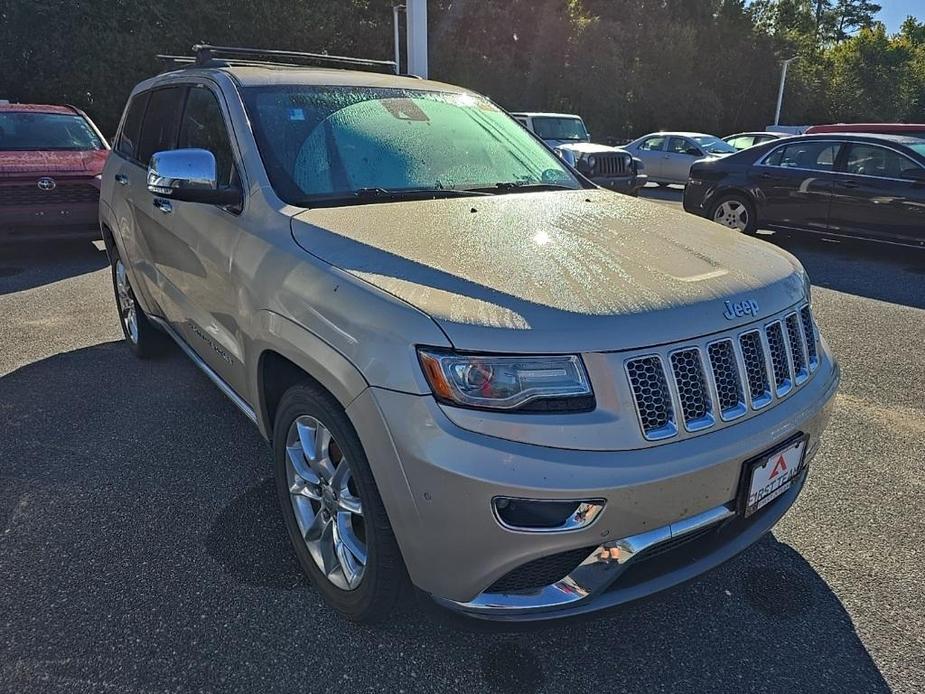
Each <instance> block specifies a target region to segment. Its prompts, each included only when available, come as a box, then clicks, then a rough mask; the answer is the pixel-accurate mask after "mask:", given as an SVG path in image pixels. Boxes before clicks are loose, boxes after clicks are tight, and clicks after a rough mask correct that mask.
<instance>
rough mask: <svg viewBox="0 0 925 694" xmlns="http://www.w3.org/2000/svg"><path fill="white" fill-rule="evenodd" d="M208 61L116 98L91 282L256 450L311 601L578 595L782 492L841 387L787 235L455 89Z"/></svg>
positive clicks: (723, 552) (673, 552) (506, 600)
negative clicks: (101, 267) (708, 216)
mask: <svg viewBox="0 0 925 694" xmlns="http://www.w3.org/2000/svg"><path fill="white" fill-rule="evenodd" d="M228 54H231V55H232V56H233V55H234V54H233V53H232V52H231V51H226V52H224V55H226V57H227V55H228ZM220 55H223V53H222V52H219V51H206V50H203V51H200V54H199V58H198V59H197V60H196V61H192V62H190V63H189V64H185V65H184V66H182V67H180V68H179V69H174V70H171V71H169V72H166V73H164V74H160V75H158V76H157V77H154V78H152V79H149V80H147V81H145V82H142V83H141V84H139V85H138V86H137V87H136V88H135V89H134V91H133V92H132V94H131V98H130V99H129V102H128V105H127V107H126V109H125V114H124V116H123V118H122V122H121V124H120V126H119V132H118V136H117V138H116V143H115V147H114V152H113V155H112V156H111V157H110V158H109V161H108V163H107V165H106V169H105V171H104V173H103V177H102V196H101V202H100V221H101V224H102V229H103V234H104V239H105V241H106V244H107V248H108V251H109V255H110V258H111V260H112V276H113V283H114V287H115V294H116V299H117V301H118V307H119V311H120V314H121V318H122V325H123V328H124V331H125V337H126V340H127V343H128V345H129V346H130V347H131V348H132V349H133V350H134V351H135V352H136V353H137V354H138V355H139V356H148V355H150V354H153V353H154V352H156V350H157V349H158V348H159V347H160V346H161V345H162V342H163V336H164V335H167V336H170V337H171V338H172V339H173V340H174V341H175V342H176V343H177V344H178V345H179V346H180V348H181V349H182V350H183V351H184V352H185V353H186V354H187V355H188V356H189V357H190V358H191V359H192V360H193V361H194V362H195V363H196V365H197V366H198V367H199V368H200V369H202V371H204V372H205V374H206V375H207V376H208V377H209V378H210V379H211V380H212V381H213V382H214V383H215V385H216V386H217V387H218V388H220V389H221V390H222V391H223V392H224V393H225V394H226V395H227V396H228V397H229V399H230V400H231V401H232V402H233V403H234V404H235V405H236V406H237V407H238V408H239V409H240V410H241V411H242V412H243V413H244V414H245V415H246V416H247V417H248V418H249V419H251V420H253V422H254V423H255V424H256V425H257V427H258V428H259V430H260V432H261V433H262V434H263V435H264V436H265V437H266V438H267V439H268V440H269V441H270V442H271V443H272V446H273V453H274V460H275V467H276V470H275V474H276V480H277V488H278V494H279V501H280V505H281V509H282V513H283V516H284V518H285V523H286V526H287V528H288V533H289V536H290V539H291V540H292V544H293V548H294V551H295V553H296V555H297V556H298V559H299V561H300V563H301V565H302V567H303V568H304V570H305V572H306V573H307V574H308V575H309V576H310V577H311V579H312V580H313V582H314V583H315V585H316V586H317V588H318V590H319V591H320V592H321V593H322V594H323V595H324V597H325V598H326V599H327V601H328V602H329V603H330V604H331V605H332V606H333V607H334V608H336V609H337V610H338V611H340V612H341V613H342V614H344V615H345V616H347V617H348V618H351V619H354V620H362V621H373V620H376V619H381V618H383V617H385V616H387V615H388V614H389V613H390V610H391V609H392V608H393V606H394V605H395V603H396V600H398V599H399V596H400V595H401V594H402V593H403V592H404V590H403V589H404V588H405V587H406V586H408V585H409V584H411V585H414V586H416V587H417V588H418V589H419V590H420V591H423V592H425V593H427V594H429V595H431V596H432V597H433V598H434V599H435V600H436V601H437V602H438V603H440V604H442V605H444V606H446V607H448V608H451V609H453V610H456V611H459V612H462V613H465V614H469V615H474V616H478V617H482V618H495V619H505V620H532V619H545V618H550V617H555V616H562V615H570V614H575V613H579V612H586V611H590V610H596V609H600V608H603V607H608V606H612V605H616V604H618V603H623V602H626V601H628V600H632V599H635V598H638V597H640V596H643V595H646V594H649V593H652V592H654V591H658V590H661V589H664V588H667V587H669V586H672V585H675V584H677V583H679V582H681V581H683V580H686V579H689V578H691V577H693V576H696V575H698V574H700V573H702V572H704V571H706V570H707V569H710V568H711V567H714V566H716V565H717V564H719V563H720V562H723V561H725V560H726V559H728V558H730V557H732V556H733V555H735V554H736V553H738V552H740V551H741V550H743V549H745V548H746V547H747V546H748V545H750V544H751V543H753V542H754V541H756V540H757V539H758V538H759V537H760V536H761V535H762V534H763V533H765V532H767V531H768V530H769V529H770V528H771V527H772V526H773V525H774V524H775V523H776V522H777V520H778V519H779V518H781V516H782V515H783V514H784V513H785V512H786V511H787V509H788V508H789V507H790V506H791V505H792V504H793V502H794V500H795V499H796V497H797V495H798V494H799V492H800V489H801V487H802V486H803V484H804V481H805V479H806V475H807V466H808V463H809V461H810V459H811V458H812V457H813V454H814V453H815V452H816V450H817V447H818V446H819V440H820V436H821V434H822V431H823V429H824V428H825V425H826V422H827V419H828V416H829V411H830V406H831V403H832V398H833V395H834V393H835V390H836V387H837V384H838V380H839V376H838V373H839V372H838V367H837V365H836V362H835V360H834V358H833V357H832V355H831V354H830V352H829V350H828V348H827V347H826V343H825V341H824V340H823V339H822V338H821V336H820V335H819V333H818V330H817V327H816V324H815V322H814V320H813V315H812V311H811V308H810V285H809V282H808V279H807V277H806V274H805V273H804V271H803V269H802V268H801V266H800V264H799V262H797V260H796V259H795V258H793V257H792V256H791V255H789V254H787V253H785V252H784V251H782V250H780V249H778V248H775V247H774V246H772V245H770V244H767V243H764V242H762V241H759V240H755V239H752V238H747V237H745V236H742V235H738V234H736V233H734V232H732V231H730V230H728V229H725V228H723V227H721V226H720V225H718V224H713V223H712V222H709V221H705V220H702V219H699V218H697V217H694V216H691V215H686V214H684V213H681V212H676V211H673V210H669V209H666V208H663V207H659V206H657V205H655V204H653V203H649V202H646V201H638V200H634V199H631V198H628V197H625V196H622V195H618V194H615V193H612V192H609V191H605V190H601V189H599V188H597V187H595V186H594V185H593V184H591V183H590V182H589V181H587V180H586V179H584V178H582V177H581V176H580V175H579V174H577V173H576V172H575V171H573V170H571V169H570V168H568V167H567V166H566V165H564V164H563V163H562V161H561V160H560V159H559V158H558V157H556V156H555V155H554V154H553V153H552V152H551V151H550V150H549V149H548V148H546V147H545V146H544V145H542V144H541V143H540V142H538V141H537V140H536V139H535V138H534V137H533V136H532V135H531V134H530V133H528V132H527V131H526V130H524V129H523V128H522V127H520V126H519V125H518V124H517V123H516V122H515V121H514V120H512V119H511V118H510V117H509V116H508V115H507V114H506V113H504V112H503V111H502V110H500V109H499V108H498V107H496V106H495V105H494V104H493V103H492V102H491V101H489V100H487V99H485V98H484V97H481V96H479V95H478V94H474V93H472V92H470V91H468V90H466V89H462V88H459V87H453V86H450V85H446V84H440V83H437V82H429V81H422V80H417V79H412V78H406V77H398V76H393V75H386V74H376V73H372V72H370V73H365V72H357V71H349V70H339V69H317V68H300V67H293V66H292V65H273V64H270V63H266V64H261V63H260V62H258V61H257V60H254V59H253V56H249V57H250V58H251V59H249V60H246V61H237V60H219V59H218V57H219V56H220Z"/></svg>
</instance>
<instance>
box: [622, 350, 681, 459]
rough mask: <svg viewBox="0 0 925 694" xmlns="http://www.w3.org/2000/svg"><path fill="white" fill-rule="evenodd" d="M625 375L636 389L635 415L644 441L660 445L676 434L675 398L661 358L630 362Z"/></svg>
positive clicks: (637, 359) (631, 360) (645, 358)
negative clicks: (647, 440)
mask: <svg viewBox="0 0 925 694" xmlns="http://www.w3.org/2000/svg"><path fill="white" fill-rule="evenodd" d="M626 375H627V376H628V377H629V380H630V384H631V386H632V389H633V398H634V399H635V401H636V414H637V415H638V416H639V424H640V426H641V427H642V432H643V434H644V435H645V437H646V438H647V439H649V440H650V441H657V440H659V439H666V438H669V437H671V436H674V435H675V434H677V433H678V428H677V424H676V423H675V416H674V403H673V398H672V397H671V391H670V390H669V388H668V379H666V378H665V370H664V368H663V367H662V359H661V357H659V356H658V355H657V354H655V355H649V356H645V357H638V358H636V359H630V360H629V361H627V362H626Z"/></svg>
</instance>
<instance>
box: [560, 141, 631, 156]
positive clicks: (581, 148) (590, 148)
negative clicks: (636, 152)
mask: <svg viewBox="0 0 925 694" xmlns="http://www.w3.org/2000/svg"><path fill="white" fill-rule="evenodd" d="M558 148H559V149H564V150H568V151H570V152H575V153H577V154H597V153H599V152H623V153H624V154H629V152H627V151H626V150H625V149H620V148H619V147H609V146H607V145H599V144H596V143H594V142H569V143H566V144H561V145H559V147H558Z"/></svg>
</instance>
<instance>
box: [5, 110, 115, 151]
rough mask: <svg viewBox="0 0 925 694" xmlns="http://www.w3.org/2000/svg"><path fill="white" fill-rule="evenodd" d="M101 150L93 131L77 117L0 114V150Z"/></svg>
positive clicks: (19, 113) (100, 143)
mask: <svg viewBox="0 0 925 694" xmlns="http://www.w3.org/2000/svg"><path fill="white" fill-rule="evenodd" d="M90 149H103V143H102V142H100V138H99V137H97V136H96V133H95V132H93V128H91V127H90V124H89V123H87V121H86V120H84V119H83V118H82V117H81V116H79V115H76V114H75V115H68V114H64V113H23V112H18V111H8V112H4V113H0V151H7V152H10V151H12V152H21V151H29V150H67V151H77V152H79V151H83V150H90Z"/></svg>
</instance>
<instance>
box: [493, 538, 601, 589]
mask: <svg viewBox="0 0 925 694" xmlns="http://www.w3.org/2000/svg"><path fill="white" fill-rule="evenodd" d="M595 549H596V547H581V548H579V549H573V550H569V551H568V552H560V553H559V554H551V555H549V556H548V557H540V558H539V559H534V560H533V561H528V562H527V563H526V564H521V565H520V566H518V567H517V568H516V569H513V570H511V571H509V572H508V573H506V574H505V575H504V576H502V577H501V578H499V579H498V580H497V581H495V582H494V583H492V584H491V585H490V586H489V587H488V588H487V589H486V590H485V592H486V593H511V592H514V591H518V590H535V589H537V588H544V587H546V586H551V585H552V584H553V583H556V582H558V581H561V580H562V579H563V578H565V577H566V576H568V575H569V574H570V573H572V571H573V570H574V569H575V568H576V567H577V566H578V565H579V564H581V562H583V561H584V560H585V559H587V558H588V557H589V556H591V552H593V551H594V550H595Z"/></svg>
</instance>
